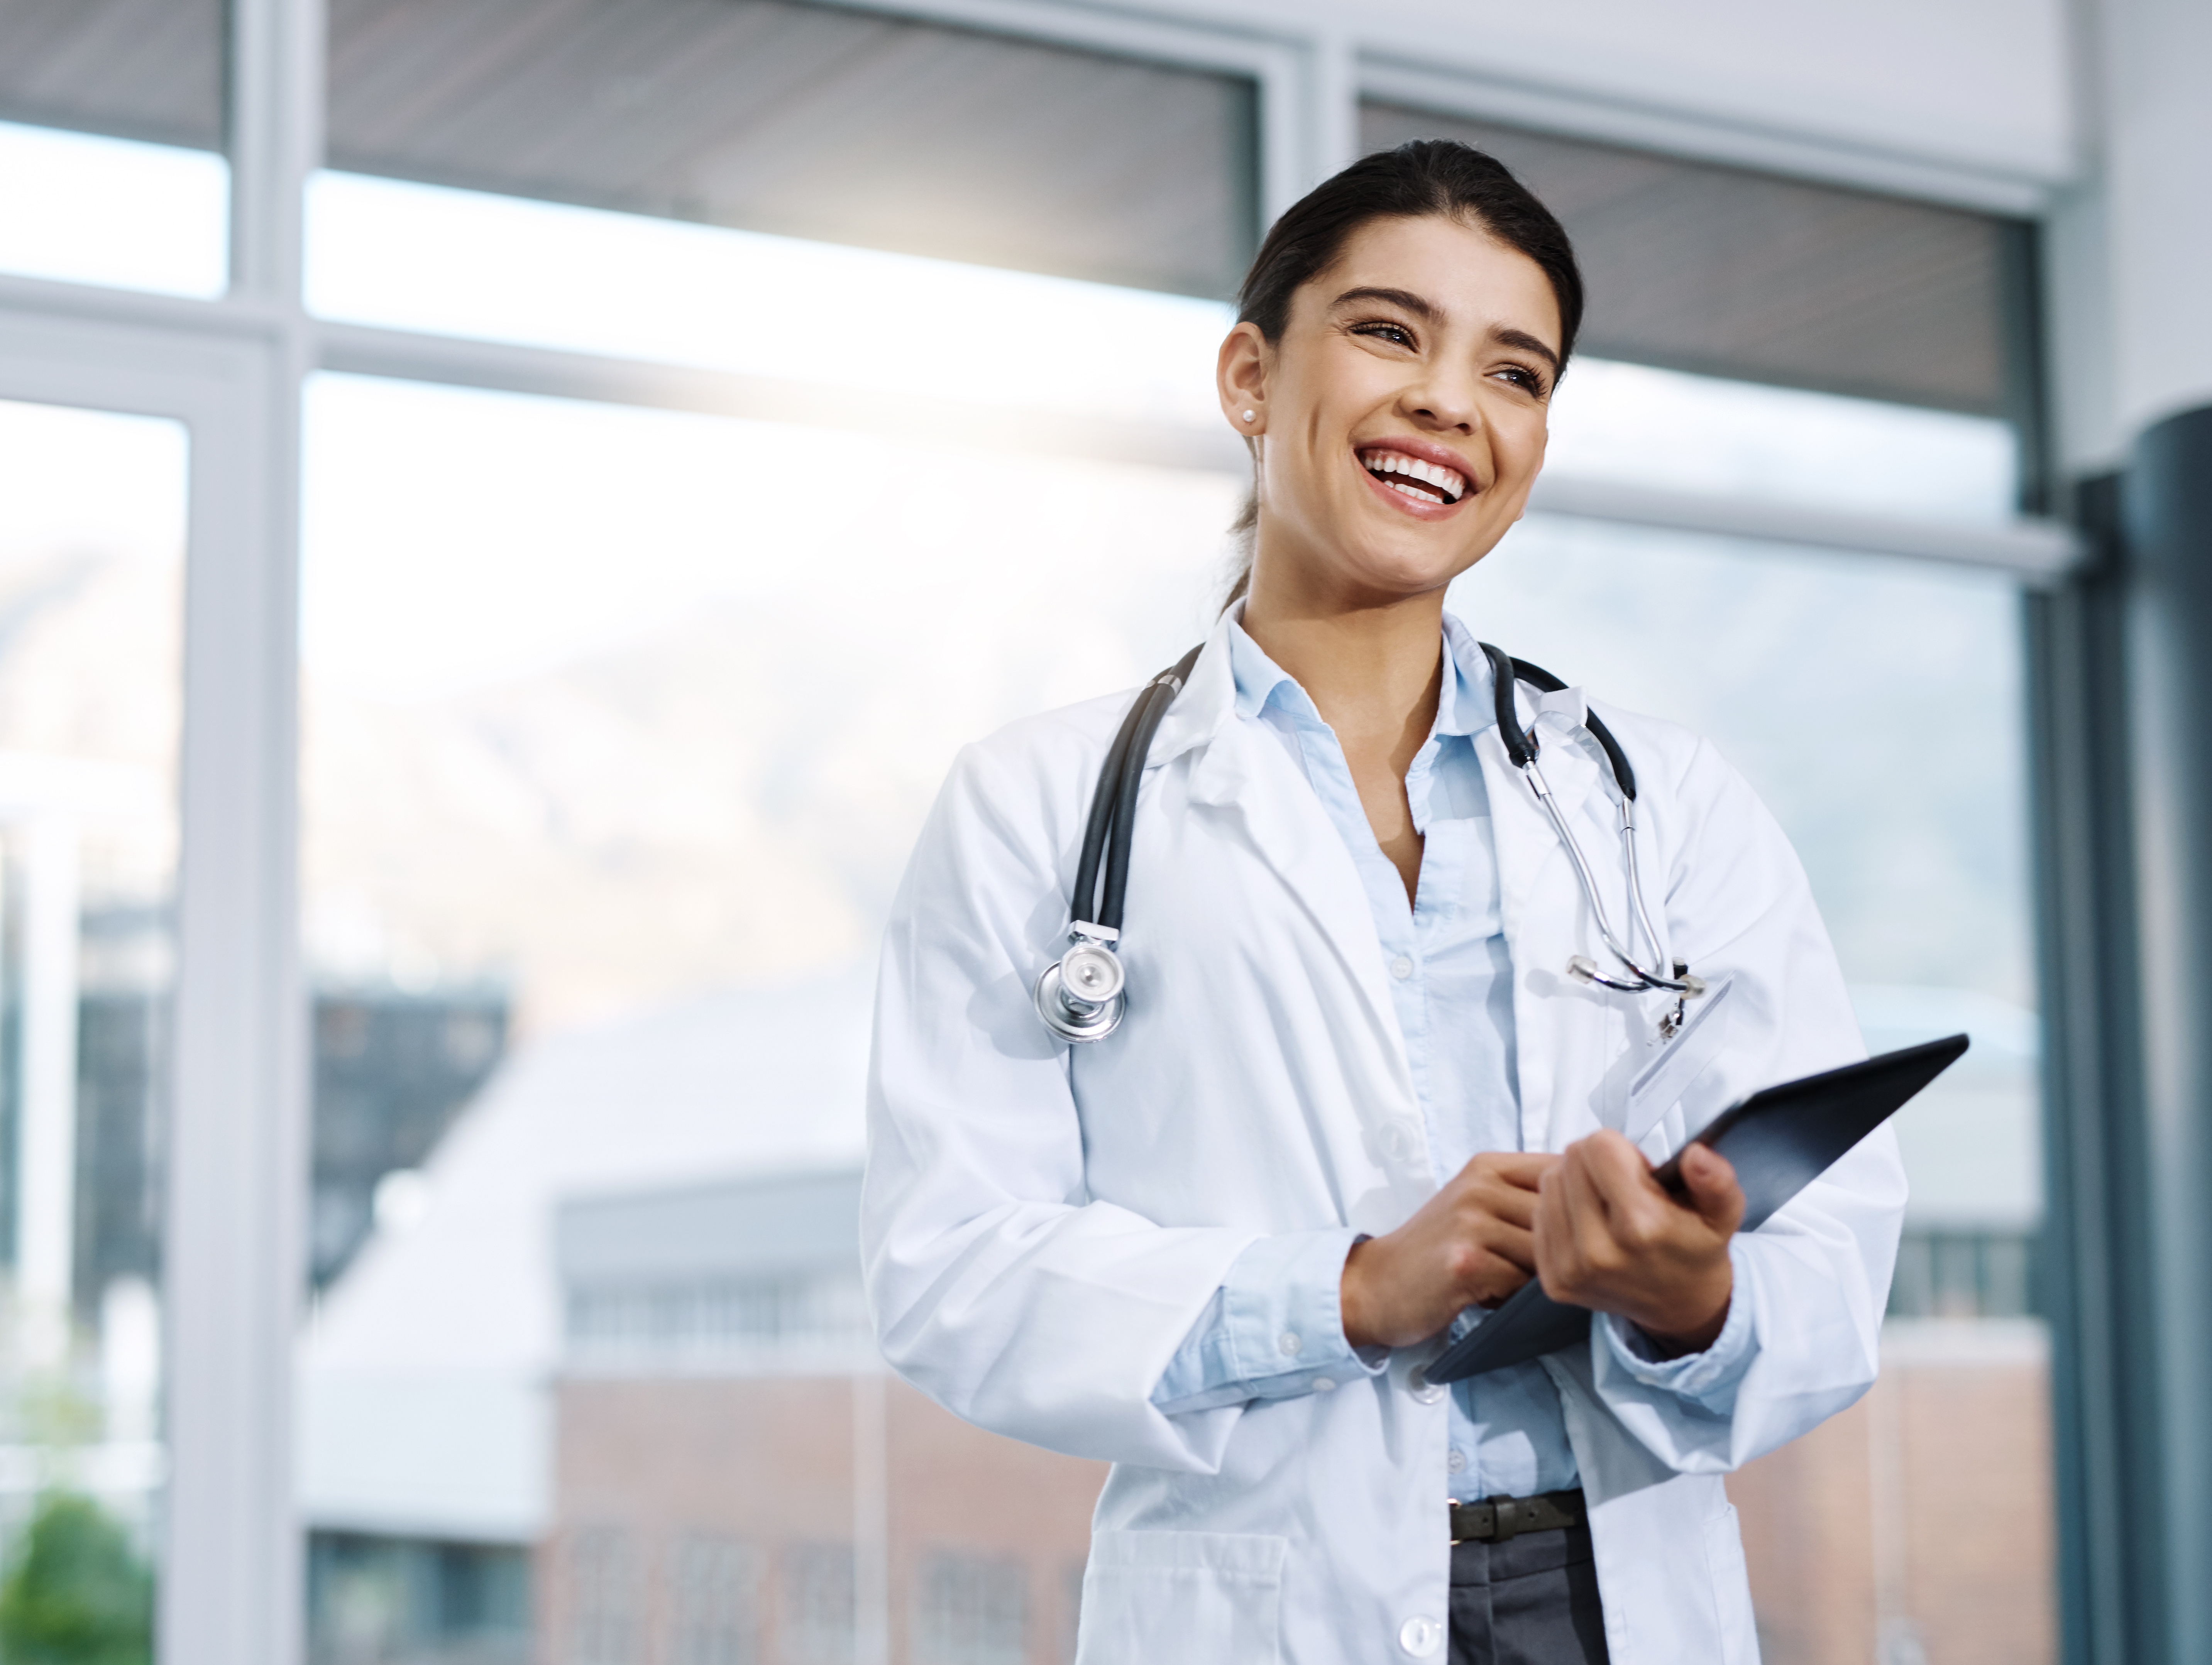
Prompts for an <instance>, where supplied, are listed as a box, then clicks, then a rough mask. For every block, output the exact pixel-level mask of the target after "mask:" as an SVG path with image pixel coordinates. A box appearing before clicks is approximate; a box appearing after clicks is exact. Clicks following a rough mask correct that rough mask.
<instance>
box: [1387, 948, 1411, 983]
mask: <svg viewBox="0 0 2212 1665" xmlns="http://www.w3.org/2000/svg"><path fill="white" fill-rule="evenodd" d="M1390 975H1391V976H1393V977H1395V978H1397V979H1398V981H1399V982H1401V983H1403V982H1404V981H1405V980H1406V979H1407V978H1409V977H1411V976H1413V961H1412V960H1408V959H1407V958H1406V956H1405V955H1403V954H1400V955H1399V956H1398V957H1397V958H1396V959H1395V960H1392V961H1391V962H1390Z"/></svg>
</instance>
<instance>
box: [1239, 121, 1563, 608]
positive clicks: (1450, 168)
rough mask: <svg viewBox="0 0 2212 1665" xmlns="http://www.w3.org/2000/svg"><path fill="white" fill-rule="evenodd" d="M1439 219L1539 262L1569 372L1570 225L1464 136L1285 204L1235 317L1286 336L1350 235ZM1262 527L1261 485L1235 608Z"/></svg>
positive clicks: (1248, 525) (1273, 337) (1381, 153)
mask: <svg viewBox="0 0 2212 1665" xmlns="http://www.w3.org/2000/svg"><path fill="white" fill-rule="evenodd" d="M1429 215H1443V216H1444V217H1446V218H1449V219H1453V220H1460V221H1466V222H1468V224H1470V225H1473V226H1476V227H1480V229H1481V230H1483V231H1486V232H1487V233H1490V235H1491V236H1492V237H1494V238H1496V239H1498V241H1499V242H1501V243H1503V244H1504V245H1506V246H1507V247H1509V248H1513V249H1517V250H1519V251H1521V252H1522V254H1525V255H1527V256H1528V258H1529V259H1531V260H1533V261H1534V262H1535V263H1536V264H1537V266H1538V267H1539V268H1540V269H1541V270H1542V272H1543V274H1544V275H1545V277H1546V278H1547V279H1548V280H1550V282H1551V285H1552V294H1553V298H1554V299H1556V300H1558V302H1559V368H1560V369H1561V370H1565V368H1566V366H1567V359H1568V357H1569V356H1570V355H1571V354H1572V353H1573V352H1574V350H1575V336H1576V335H1577V333H1578V332H1579V331H1580V330H1581V329H1582V324H1583V275H1582V270H1581V269H1580V268H1579V267H1578V266H1577V265H1576V264H1575V251H1574V245H1573V244H1572V243H1571V242H1569V241H1568V239H1567V232H1566V227H1564V226H1562V225H1561V224H1560V223H1559V219H1558V217H1557V216H1556V215H1553V212H1552V211H1551V209H1547V208H1546V207H1545V206H1544V205H1543V203H1541V202H1539V201H1537V200H1536V197H1535V193H1534V192H1533V191H1530V190H1529V189H1528V186H1526V185H1522V183H1521V182H1520V181H1519V180H1518V179H1515V178H1514V177H1513V175H1512V173H1510V171H1509V170H1508V169H1507V167H1506V166H1505V164H1504V163H1503V162H1501V161H1499V160H1498V159H1497V158H1496V157H1495V156H1492V155H1490V154H1487V153H1486V152H1484V151H1480V150H1477V149H1476V148H1474V146H1473V145H1470V144H1462V143H1461V142H1459V141H1458V140H1456V139H1413V140H1410V141H1408V142H1407V143H1404V144H1401V145H1400V146H1399V147H1398V148H1396V149H1395V150H1378V151H1376V153H1375V154H1373V155H1371V156H1363V157H1361V158H1360V159H1359V160H1358V161H1356V162H1354V163H1352V166H1350V167H1347V168H1346V169H1345V170H1344V172H1342V173H1339V174H1337V175H1336V176H1335V177H1334V178H1333V179H1326V180H1324V181H1322V183H1321V184H1320V185H1316V186H1315V187H1314V188H1313V190H1311V191H1308V192H1307V193H1306V194H1305V195H1304V197H1300V198H1299V199H1298V200H1297V202H1296V203H1292V204H1291V206H1290V207H1289V208H1288V209H1285V210H1284V211H1283V216H1282V218H1281V219H1279V220H1278V221H1275V223H1274V226H1273V228H1272V229H1270V230H1269V231H1268V233H1267V240H1266V241H1265V242H1263V243H1261V245H1260V252H1259V253H1258V254H1256V255H1255V256H1254V257H1252V269H1251V270H1250V271H1249V272H1247V273H1246V274H1245V275H1244V283H1243V288H1240V289H1239V290H1238V291H1237V322H1238V323H1239V324H1255V325H1257V326H1258V327H1259V330H1260V333H1261V335H1262V336H1266V337H1267V339H1268V340H1269V341H1270V342H1276V341H1280V340H1281V339H1282V337H1283V330H1284V328H1285V325H1287V324H1289V322H1290V317H1291V296H1293V295H1294V294H1297V291H1298V290H1299V289H1300V288H1302V287H1304V285H1305V284H1306V283H1308V282H1310V281H1312V279H1314V278H1315V277H1316V276H1318V275H1320V274H1321V273H1322V272H1324V271H1326V270H1328V267H1329V266H1330V264H1331V263H1333V262H1334V260H1335V259H1336V257H1337V256H1338V255H1340V254H1341V253H1342V252H1343V251H1344V245H1345V244H1346V242H1347V241H1349V240H1350V239H1351V237H1352V233H1354V232H1356V231H1358V229H1359V228H1360V227H1362V226H1364V225H1367V224H1368V223H1370V221H1376V220H1418V219H1423V218H1425V217H1427V216H1429ZM1259 524H1260V499H1259V494H1258V493H1257V491H1256V490H1255V492H1254V493H1252V494H1250V495H1249V496H1248V497H1247V498H1246V499H1245V500H1244V507H1243V512H1240V513H1239V514H1238V515H1237V520H1236V524H1234V525H1232V526H1231V528H1230V533H1231V536H1233V537H1235V538H1236V539H1237V541H1238V542H1239V543H1240V544H1241V545H1242V546H1243V560H1242V563H1241V570H1240V571H1239V572H1238V573H1237V580H1236V582H1235V583H1234V584H1232V585H1231V587H1230V590H1229V599H1228V601H1227V602H1225V605H1227V606H1234V605H1235V604H1236V602H1237V599H1238V598H1239V597H1240V596H1243V594H1244V592H1245V590H1246V589H1247V588H1248V587H1249V585H1250V584H1251V582H1252V539H1253V535H1254V534H1255V532H1256V531H1257V530H1259Z"/></svg>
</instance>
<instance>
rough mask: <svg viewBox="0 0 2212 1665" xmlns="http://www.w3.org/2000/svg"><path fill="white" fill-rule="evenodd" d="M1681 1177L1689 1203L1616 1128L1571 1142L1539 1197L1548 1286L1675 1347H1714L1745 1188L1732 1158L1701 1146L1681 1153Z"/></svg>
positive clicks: (1556, 1296)
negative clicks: (1662, 1182) (1671, 1189)
mask: <svg viewBox="0 0 2212 1665" xmlns="http://www.w3.org/2000/svg"><path fill="white" fill-rule="evenodd" d="M1682 1180H1683V1183H1684V1184H1686V1186H1687V1187H1688V1188H1689V1192H1690V1196H1689V1201H1688V1202H1687V1204H1684V1203H1683V1202H1678V1201H1677V1200H1676V1199H1675V1198H1674V1197H1673V1196H1668V1193H1667V1191H1666V1190H1665V1189H1664V1188H1663V1187H1662V1186H1661V1185H1660V1184H1659V1182H1658V1181H1657V1180H1656V1179H1654V1178H1652V1177H1651V1164H1650V1163H1649V1162H1648V1161H1646V1160H1645V1159H1644V1153H1643V1152H1641V1151H1639V1150H1638V1149H1637V1148H1636V1147H1635V1146H1634V1145H1632V1144H1631V1143H1629V1141H1627V1140H1626V1139H1625V1138H1623V1137H1622V1136H1621V1135H1620V1134H1618V1133H1613V1132H1611V1131H1607V1132H1603V1133H1594V1134H1592V1135H1590V1136H1589V1138H1587V1139H1581V1140H1577V1141H1576V1142H1575V1143H1573V1144H1571V1145H1570V1146H1568V1147H1567V1150H1566V1154H1565V1156H1564V1157H1562V1158H1561V1159H1559V1165H1558V1166H1556V1167H1554V1168H1553V1170H1552V1171H1551V1172H1548V1173H1547V1174H1546V1175H1545V1176H1544V1178H1543V1181H1542V1184H1541V1196H1540V1197H1539V1200H1538V1202H1537V1204H1536V1213H1535V1222H1534V1239H1535V1249H1536V1273H1537V1275H1538V1276H1539V1277H1541V1278H1542V1280H1543V1281H1544V1293H1546V1294H1547V1295H1549V1296H1550V1297H1551V1298H1552V1299H1553V1300H1556V1301H1571V1302H1572V1303H1573V1304H1574V1305H1577V1306H1587V1307H1591V1308H1594V1309H1595V1310H1596V1311H1600V1312H1617V1313H1619V1314H1620V1316H1621V1317H1624V1318H1626V1319H1628V1320H1629V1321H1630V1322H1631V1323H1634V1324H1636V1325H1638V1327H1639V1328H1640V1329H1643V1331H1644V1334H1645V1335H1649V1336H1650V1338H1651V1339H1652V1340H1653V1341H1655V1342H1656V1343H1657V1344H1658V1345H1659V1346H1660V1347H1661V1348H1662V1349H1663V1350H1665V1351H1667V1352H1668V1353H1674V1354H1680V1353H1702V1352H1704V1351H1705V1348H1707V1347H1711V1345H1712V1344H1713V1341H1714V1338H1715V1337H1717V1335H1719V1334H1720V1333H1721V1326H1722V1325H1723V1323H1726V1322H1727V1321H1728V1313H1729V1299H1730V1298H1731V1296H1732V1295H1733V1294H1734V1293H1735V1267H1734V1265H1733V1264H1732V1263H1731V1262H1730V1261H1729V1238H1732V1237H1734V1236H1735V1228H1736V1227H1737V1226H1738V1225H1740V1224H1741V1222H1742V1220H1743V1188H1742V1187H1741V1185H1739V1184H1736V1179H1735V1168H1734V1167H1733V1166H1732V1165H1730V1164H1729V1159H1728V1158H1726V1157H1724V1156H1723V1155H1721V1154H1720V1153H1718V1152H1717V1151H1714V1150H1712V1149H1710V1148H1709V1147H1706V1146H1704V1145H1695V1144H1693V1145H1691V1146H1688V1147H1686V1148H1685V1149H1684V1150H1683V1152H1682Z"/></svg>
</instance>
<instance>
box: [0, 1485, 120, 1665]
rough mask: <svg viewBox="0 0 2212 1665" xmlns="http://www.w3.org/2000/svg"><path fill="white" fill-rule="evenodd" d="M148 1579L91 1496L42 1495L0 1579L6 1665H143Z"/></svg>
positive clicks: (1, 1651)
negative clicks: (5, 1572) (5, 1571)
mask: <svg viewBox="0 0 2212 1665" xmlns="http://www.w3.org/2000/svg"><path fill="white" fill-rule="evenodd" d="M153 1654H154V1575H153V1573H152V1572H151V1571H149V1569H148V1567H147V1565H146V1564H145V1562H144V1561H143V1560H142V1559H139V1556H138V1554H137V1552H136V1551H135V1550H134V1549H133V1548H132V1547H131V1540H130V1538H129V1536H128V1535H126V1534H125V1531H124V1529H123V1528H122V1527H121V1526H119V1525H118V1524H117V1523H116V1522H115V1520H114V1519H113V1518H112V1517H110V1516H109V1515H108V1514H107V1512H106V1511H104V1510H103V1509H101V1508H100V1505H97V1504H95V1503H94V1502H93V1501H92V1499H91V1498H86V1497H82V1496H79V1495H78V1494H76V1493H75V1492H47V1493H46V1495H45V1496H44V1497H42V1498H40V1499H39V1505H38V1508H37V1510H36V1511H35V1512H34V1513H33V1515H32V1517H31V1523H30V1525H29V1527H28V1528H27V1529H26V1530H25V1531H24V1533H23V1535H22V1536H21V1539H20V1540H18V1541H17V1543H16V1546H15V1553H13V1554H12V1555H11V1556H10V1557H9V1564H8V1569H7V1574H6V1577H4V1578H0V1659H4V1660H5V1661H6V1662H7V1665H149V1662H150V1661H151V1660H152V1658H153Z"/></svg>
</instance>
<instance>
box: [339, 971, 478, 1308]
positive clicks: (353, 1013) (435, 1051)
mask: <svg viewBox="0 0 2212 1665" xmlns="http://www.w3.org/2000/svg"><path fill="white" fill-rule="evenodd" d="M313 1034H314V1049H315V1078H314V1080H315V1085H314V1134H315V1143H314V1172H313V1191H312V1192H311V1194H310V1195H311V1205H310V1206H311V1207H312V1208H313V1216H312V1220H311V1222H310V1225H309V1228H308V1229H309V1236H310V1244H311V1248H312V1252H313V1259H312V1262H311V1269H312V1275H313V1279H314V1281H315V1284H316V1287H322V1286H324V1285H326V1284H328V1283H329V1282H330V1281H331V1280H332V1279H333V1278H335V1277H337V1274H339V1273H340V1272H341V1271H343V1269H344V1268H345V1264H346V1262H348V1261H349V1260H350V1259H352V1258H353V1255H354V1251H355V1250H357V1249H359V1248H360V1247H361V1245H362V1241H363V1240H364V1239H365V1238H367V1237H368V1233H369V1231H370V1228H371V1227H372V1226H374V1224H375V1220H376V1199H377V1188H378V1186H379V1185H380V1184H383V1183H385V1182H386V1180H387V1179H388V1178H391V1177H392V1176H393V1175H403V1176H411V1175H412V1174H413V1173H414V1172H415V1171H416V1170H417V1169H419V1168H420V1167H421V1166H422V1164H423V1162H424V1160H425V1159H428V1156H429V1154H430V1153H431V1151H432V1150H433V1149H434V1148H435V1147H436V1145H437V1142H438V1141H439V1139H440V1138H441V1136H443V1135H444V1134H445V1131H446V1129H447V1128H448V1127H449V1126H451V1125H452V1123H453V1117H455V1116H457V1115H458V1114H459V1112H460V1110H461V1106H462V1105H465V1104H466V1103H467V1102H468V1100H469V1099H470V1098H471V1096H472V1095H473V1094H474V1093H475V1092H476V1090H477V1088H478V1087H482V1086H483V1083H484V1081H485V1080H486V1079H487V1078H488V1077H489V1075H491V1073H492V1070H493V1069H495V1067H496V1066H497V1064H498V1063H499V1060H500V1057H501V1054H502V1053H503V1052H504V1051H505V1050H506V1047H507V996H505V994H504V993H502V992H501V991H500V990H496V989H459V990H435V991H433V992H427V993H410V992H406V991H403V990H396V989H390V988H368V989H325V990H322V991H320V992H319V993H318V994H317V996H316V997H315V1014H314V1028H313ZM403 1206H404V1205H403Z"/></svg>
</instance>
